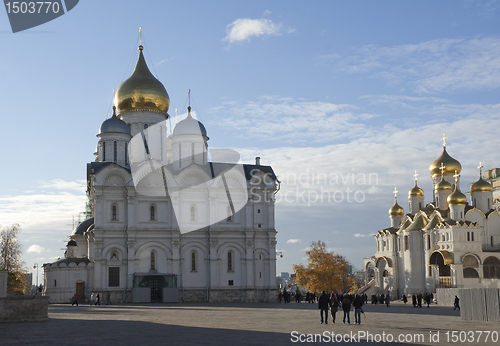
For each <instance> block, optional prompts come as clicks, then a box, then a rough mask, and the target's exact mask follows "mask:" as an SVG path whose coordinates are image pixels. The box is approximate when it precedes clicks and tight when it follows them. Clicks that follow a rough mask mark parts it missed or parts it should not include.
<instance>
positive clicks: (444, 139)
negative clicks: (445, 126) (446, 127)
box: [441, 132, 448, 147]
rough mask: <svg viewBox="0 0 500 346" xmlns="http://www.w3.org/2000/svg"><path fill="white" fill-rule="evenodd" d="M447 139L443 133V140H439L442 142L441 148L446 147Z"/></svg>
mask: <svg viewBox="0 0 500 346" xmlns="http://www.w3.org/2000/svg"><path fill="white" fill-rule="evenodd" d="M447 139H448V137H446V136H445V134H444V132H443V138H441V141H442V142H443V147H446V140H447Z"/></svg>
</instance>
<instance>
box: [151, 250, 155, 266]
mask: <svg viewBox="0 0 500 346" xmlns="http://www.w3.org/2000/svg"><path fill="white" fill-rule="evenodd" d="M151 270H156V253H155V252H154V251H151Z"/></svg>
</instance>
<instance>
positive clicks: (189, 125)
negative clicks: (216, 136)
mask: <svg viewBox="0 0 500 346" xmlns="http://www.w3.org/2000/svg"><path fill="white" fill-rule="evenodd" d="M200 134H201V135H202V136H203V137H207V138H208V136H207V130H206V129H205V126H203V124H202V123H201V122H199V121H198V120H196V119H194V118H193V117H192V116H191V114H188V116H187V118H186V119H184V120H182V121H181V122H179V123H178V124H177V125H175V128H174V136H177V135H200Z"/></svg>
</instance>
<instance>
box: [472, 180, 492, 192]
mask: <svg viewBox="0 0 500 346" xmlns="http://www.w3.org/2000/svg"><path fill="white" fill-rule="evenodd" d="M492 191H493V188H492V187H491V184H490V183H488V182H487V181H485V180H483V178H479V180H478V181H476V182H475V183H474V184H472V186H471V188H470V192H471V193H474V192H492Z"/></svg>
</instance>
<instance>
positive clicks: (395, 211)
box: [389, 199, 405, 216]
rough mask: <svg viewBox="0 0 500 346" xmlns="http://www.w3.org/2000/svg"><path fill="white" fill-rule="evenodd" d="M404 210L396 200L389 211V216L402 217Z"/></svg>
mask: <svg viewBox="0 0 500 346" xmlns="http://www.w3.org/2000/svg"><path fill="white" fill-rule="evenodd" d="M404 215H405V210H404V209H403V208H402V207H401V206H400V205H399V204H398V200H397V199H396V200H395V202H394V205H393V206H392V207H391V209H389V216H404Z"/></svg>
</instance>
